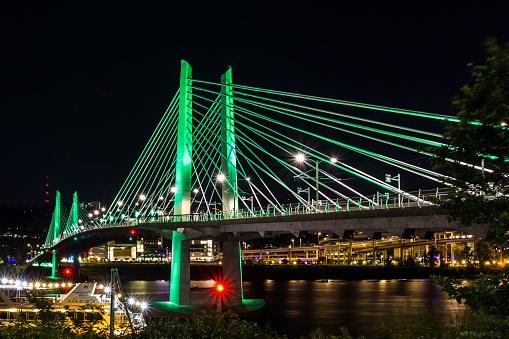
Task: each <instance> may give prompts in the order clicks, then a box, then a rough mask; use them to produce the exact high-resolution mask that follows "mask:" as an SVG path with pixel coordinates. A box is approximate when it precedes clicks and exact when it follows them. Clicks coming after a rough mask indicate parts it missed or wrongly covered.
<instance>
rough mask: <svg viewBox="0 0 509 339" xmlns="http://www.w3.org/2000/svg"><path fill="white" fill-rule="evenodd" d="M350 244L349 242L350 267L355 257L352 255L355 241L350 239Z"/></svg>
mask: <svg viewBox="0 0 509 339" xmlns="http://www.w3.org/2000/svg"><path fill="white" fill-rule="evenodd" d="M348 242H349V246H348V265H351V264H352V261H353V255H352V245H353V240H352V239H349V240H348Z"/></svg>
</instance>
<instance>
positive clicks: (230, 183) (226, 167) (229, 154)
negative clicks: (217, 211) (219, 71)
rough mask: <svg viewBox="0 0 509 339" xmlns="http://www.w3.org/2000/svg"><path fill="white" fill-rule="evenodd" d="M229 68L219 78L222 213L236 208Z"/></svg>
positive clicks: (231, 90) (231, 88) (230, 71)
mask: <svg viewBox="0 0 509 339" xmlns="http://www.w3.org/2000/svg"><path fill="white" fill-rule="evenodd" d="M231 83H232V69H231V67H230V68H228V70H227V71H226V72H225V73H224V74H223V75H222V76H221V84H222V85H221V173H222V174H224V175H225V176H226V180H225V182H224V183H223V184H222V198H223V213H224V214H225V215H228V214H230V213H234V211H235V210H236V209H237V208H238V188H237V153H236V147H235V116H234V112H233V87H232V86H231Z"/></svg>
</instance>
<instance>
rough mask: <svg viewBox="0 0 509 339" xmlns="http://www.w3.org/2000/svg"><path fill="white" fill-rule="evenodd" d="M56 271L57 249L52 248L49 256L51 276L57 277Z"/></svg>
mask: <svg viewBox="0 0 509 339" xmlns="http://www.w3.org/2000/svg"><path fill="white" fill-rule="evenodd" d="M57 272H58V265H57V251H56V250H53V253H52V256H51V278H52V279H56V278H57Z"/></svg>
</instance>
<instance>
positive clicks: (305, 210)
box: [59, 189, 447, 241]
mask: <svg viewBox="0 0 509 339" xmlns="http://www.w3.org/2000/svg"><path fill="white" fill-rule="evenodd" d="M429 195H433V196H436V197H440V198H443V199H447V190H446V189H434V190H419V191H416V192H405V193H404V194H397V193H391V194H387V193H385V194H381V193H379V192H377V193H375V194H373V195H372V196H371V197H367V196H364V197H355V198H348V199H345V198H341V199H339V198H338V199H336V200H332V199H328V200H319V201H310V203H309V204H307V203H293V204H292V203H289V204H282V205H279V206H274V205H268V206H265V207H254V206H253V208H252V209H251V208H241V209H237V210H234V211H230V212H227V213H223V212H221V211H219V212H215V213H193V214H186V215H163V214H160V215H154V216H138V217H137V218H124V219H121V220H115V219H113V218H112V217H110V218H104V219H102V220H103V221H102V222H100V223H98V224H96V225H92V226H89V227H88V228H87V229H86V230H91V229H97V228H107V227H129V226H137V225H139V224H145V223H163V222H164V223H173V222H207V221H213V220H226V219H246V218H264V217H274V216H290V215H301V214H316V213H337V212H350V211H359V210H375V209H391V208H406V207H412V206H418V207H422V206H425V205H431V203H430V202H429V201H427V200H425V197H426V196H429ZM86 230H82V231H86ZM79 233H81V231H78V232H73V233H67V234H62V236H61V238H60V239H59V241H62V240H64V239H66V238H70V237H76V236H77V235H78V234H79Z"/></svg>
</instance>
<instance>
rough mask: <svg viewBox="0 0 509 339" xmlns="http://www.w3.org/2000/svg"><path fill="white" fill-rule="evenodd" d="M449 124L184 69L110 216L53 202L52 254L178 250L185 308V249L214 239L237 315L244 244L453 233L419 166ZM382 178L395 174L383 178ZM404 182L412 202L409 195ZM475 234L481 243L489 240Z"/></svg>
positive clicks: (430, 176) (179, 291)
mask: <svg viewBox="0 0 509 339" xmlns="http://www.w3.org/2000/svg"><path fill="white" fill-rule="evenodd" d="M445 120H448V121H452V122H458V120H457V118H455V117H452V116H447V115H440V114H433V113H426V112H419V111H412V110H404V109H396V108H390V107H383V106H377V105H370V104H362V103H356V102H350V101H344V100H337V99H329V98H323V97H317V96H310V95H304V94H297V93H289V92H282V91H276V90H268V89H262V88H255V87H250V86H245V85H240V84H236V83H234V82H233V77H232V69H231V68H230V69H228V70H227V71H226V72H225V73H224V74H223V75H222V76H221V79H220V81H219V82H213V81H204V80H198V79H193V77H192V70H191V67H190V65H189V64H188V63H187V62H185V61H182V63H181V74H180V87H179V90H178V91H177V92H176V93H175V95H174V96H173V98H172V100H171V102H170V105H169V106H168V108H167V110H166V112H165V113H164V114H163V117H162V118H161V120H160V122H159V124H158V125H157V127H156V129H155V131H154V132H153V134H152V136H151V137H150V139H149V141H148V142H147V144H146V146H145V148H144V149H143V151H142V153H141V154H140V156H139V157H138V159H137V160H136V162H135V165H134V167H133V168H132V170H131V171H130V173H129V174H128V175H127V178H126V180H125V182H124V184H123V185H122V186H121V188H120V189H119V192H118V194H117V195H116V197H115V199H114V200H113V202H112V203H111V205H110V206H109V208H108V209H107V211H105V212H104V213H100V215H94V214H89V213H86V212H85V211H84V210H83V209H81V208H80V207H79V204H78V200H77V196H76V193H75V195H74V197H73V204H72V206H71V209H70V211H69V212H66V211H65V208H63V207H61V204H60V196H59V194H58V193H57V204H56V208H55V213H54V215H53V220H52V222H51V226H50V229H49V232H48V235H47V238H46V243H45V247H46V248H48V249H51V250H54V249H58V248H64V247H70V246H74V247H76V246H77V244H78V243H79V242H83V243H87V241H88V242H90V241H92V239H97V241H100V240H102V241H103V242H104V239H105V238H107V237H108V236H110V235H112V234H115V233H119V232H126V230H129V229H133V228H136V230H143V231H147V232H148V231H150V232H155V233H158V234H160V235H163V236H165V237H167V238H171V239H172V244H173V245H172V246H173V248H172V282H171V297H170V299H171V301H172V302H174V303H176V304H186V303H189V300H190V298H189V291H188V289H187V287H186V283H187V286H188V283H189V269H188V265H189V255H188V252H189V240H190V239H199V238H207V237H208V238H210V237H214V238H216V239H220V240H222V241H223V252H224V253H223V256H224V271H225V276H228V278H227V280H229V281H231V285H232V286H233V287H232V291H233V292H232V293H231V302H232V303H238V302H239V300H240V301H241V300H242V289H241V281H240V276H241V275H240V255H239V253H240V249H239V241H243V240H246V239H249V238H253V237H260V236H261V237H265V236H273V235H275V234H281V233H292V234H294V235H295V236H299V234H300V233H301V232H305V231H327V232H332V233H336V234H338V235H340V236H342V235H343V232H345V231H356V232H364V233H366V234H368V236H370V237H373V236H374V234H375V233H377V232H391V233H393V234H395V235H398V236H400V237H401V236H402V235H403V234H404V233H405V232H406V233H407V234H408V232H409V231H410V233H411V234H412V235H414V234H415V235H419V236H423V235H424V233H426V232H434V231H440V230H446V229H456V228H457V225H456V224H449V223H447V220H446V216H435V217H431V216H430V213H431V212H432V211H433V210H434V206H433V205H432V204H431V203H430V202H428V201H427V200H425V197H426V196H427V195H430V194H431V195H435V196H444V197H445V196H446V191H445V189H444V187H445V186H444V185H443V184H441V178H442V175H441V174H440V173H438V172H436V171H433V170H432V169H430V166H429V164H428V162H427V161H425V160H424V161H423V160H422V158H423V157H424V158H426V157H429V156H430V155H431V154H430V153H428V152H427V151H426V150H425V147H426V146H441V145H443V140H442V139H441V134H440V133H438V132H437V131H440V130H441V128H440V122H442V121H445ZM402 159H410V160H402ZM416 159H417V162H416ZM419 161H420V162H421V163H422V164H421V163H419ZM451 161H452V160H451ZM465 165H466V166H472V167H473V168H476V169H478V170H484V171H489V169H487V168H482V167H481V166H474V165H471V164H465ZM380 167H383V168H388V170H387V171H388V172H389V173H385V175H383V176H381V175H380V174H379V172H380V170H379V168H380ZM396 173H397V175H396ZM402 178H404V180H405V182H404V183H405V184H406V186H408V187H413V188H414V189H415V190H414V191H410V190H404V189H403V187H402V185H401V184H402ZM410 183H411V184H410ZM416 184H419V185H423V186H422V187H420V188H421V189H418V188H417V187H416ZM470 231H471V232H472V233H475V235H481V233H482V228H477V229H473V230H470ZM76 248H77V247H76ZM53 253H55V252H53ZM186 267H187V268H186Z"/></svg>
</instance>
